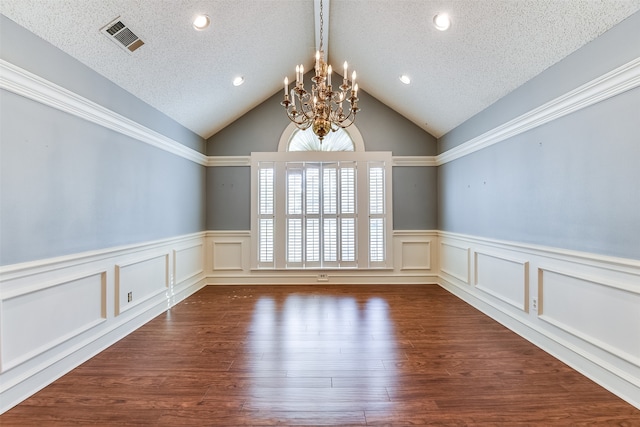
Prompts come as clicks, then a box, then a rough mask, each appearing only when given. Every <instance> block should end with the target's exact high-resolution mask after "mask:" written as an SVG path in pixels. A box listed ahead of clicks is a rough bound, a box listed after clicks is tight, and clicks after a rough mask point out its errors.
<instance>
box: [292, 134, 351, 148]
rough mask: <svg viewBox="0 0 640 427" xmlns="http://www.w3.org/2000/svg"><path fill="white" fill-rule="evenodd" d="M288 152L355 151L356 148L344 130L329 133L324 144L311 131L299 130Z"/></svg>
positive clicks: (293, 135)
mask: <svg viewBox="0 0 640 427" xmlns="http://www.w3.org/2000/svg"><path fill="white" fill-rule="evenodd" d="M287 151H355V146H354V144H353V140H352V139H351V136H350V135H349V134H348V133H347V132H346V131H345V130H344V129H338V130H337V131H336V132H329V134H328V135H327V136H326V137H325V138H324V139H323V140H322V143H320V138H318V136H317V135H316V134H315V133H313V131H312V130H311V129H307V130H300V129H297V130H296V131H295V132H294V133H293V134H292V135H291V138H290V139H289V146H288V147H287Z"/></svg>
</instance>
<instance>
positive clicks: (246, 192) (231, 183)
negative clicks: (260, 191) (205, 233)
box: [207, 166, 251, 230]
mask: <svg viewBox="0 0 640 427" xmlns="http://www.w3.org/2000/svg"><path fill="white" fill-rule="evenodd" d="M250 190H251V168H250V167H236V166H231V167H209V168H207V230H250V229H251V191H250Z"/></svg>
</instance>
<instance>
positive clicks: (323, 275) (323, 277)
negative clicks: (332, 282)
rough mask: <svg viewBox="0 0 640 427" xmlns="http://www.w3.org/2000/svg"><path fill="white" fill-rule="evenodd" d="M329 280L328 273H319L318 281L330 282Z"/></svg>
mask: <svg viewBox="0 0 640 427" xmlns="http://www.w3.org/2000/svg"><path fill="white" fill-rule="evenodd" d="M328 281H329V276H327V273H320V274H318V282H328Z"/></svg>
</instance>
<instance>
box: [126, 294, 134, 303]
mask: <svg viewBox="0 0 640 427" xmlns="http://www.w3.org/2000/svg"><path fill="white" fill-rule="evenodd" d="M131 301H133V292H129V293H128V294H127V302H131Z"/></svg>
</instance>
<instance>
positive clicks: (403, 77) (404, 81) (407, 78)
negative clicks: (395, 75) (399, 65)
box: [400, 74, 411, 85]
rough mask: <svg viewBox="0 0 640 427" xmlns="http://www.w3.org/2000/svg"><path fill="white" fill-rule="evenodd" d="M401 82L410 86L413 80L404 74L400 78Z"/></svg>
mask: <svg viewBox="0 0 640 427" xmlns="http://www.w3.org/2000/svg"><path fill="white" fill-rule="evenodd" d="M400 81H401V82H402V83H404V84H406V85H408V84H409V83H411V78H410V77H409V76H407V75H406V74H403V75H401V76H400Z"/></svg>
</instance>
